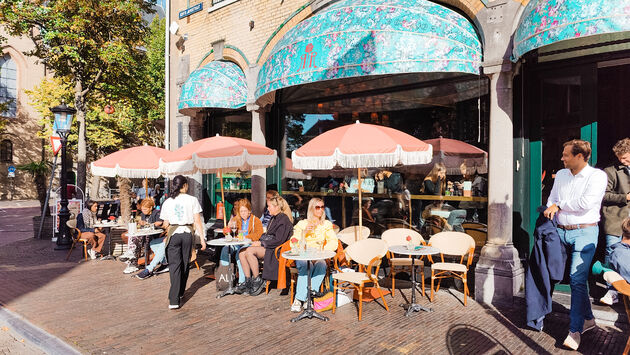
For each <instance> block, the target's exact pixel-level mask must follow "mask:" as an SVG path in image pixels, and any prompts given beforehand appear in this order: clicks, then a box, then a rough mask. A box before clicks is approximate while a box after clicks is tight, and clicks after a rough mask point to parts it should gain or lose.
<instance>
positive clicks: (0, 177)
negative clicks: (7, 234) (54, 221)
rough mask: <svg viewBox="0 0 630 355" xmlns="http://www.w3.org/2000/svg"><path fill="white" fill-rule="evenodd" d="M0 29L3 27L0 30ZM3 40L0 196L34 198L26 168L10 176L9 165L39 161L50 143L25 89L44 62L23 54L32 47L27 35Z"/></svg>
mask: <svg viewBox="0 0 630 355" xmlns="http://www.w3.org/2000/svg"><path fill="white" fill-rule="evenodd" d="M0 31H2V30H0ZM0 35H2V36H3V37H6V38H7V41H6V42H4V43H3V44H2V47H1V48H2V53H1V55H2V57H0V102H3V103H9V107H8V109H7V110H6V111H5V112H2V113H0V115H1V116H2V117H3V119H4V120H5V121H6V126H5V129H4V130H3V131H1V132H0V199H1V200H9V199H13V200H22V199H37V189H36V188H35V184H34V182H33V179H32V178H31V176H30V175H29V173H28V172H24V171H20V170H17V171H15V177H9V173H8V171H9V168H10V167H17V166H19V165H21V164H28V163H30V162H31V161H35V162H39V161H40V160H41V157H42V154H44V153H43V152H44V145H45V144H50V143H48V142H45V141H44V140H43V139H41V138H39V137H38V136H37V132H38V131H39V128H40V125H39V119H40V117H39V114H38V113H37V111H36V110H35V109H34V108H33V107H31V106H30V104H29V97H28V95H27V94H26V93H25V90H31V89H33V88H34V87H35V86H36V85H38V84H39V83H40V82H41V80H42V79H43V78H44V77H45V75H46V73H45V68H44V65H43V64H41V63H38V62H37V59H36V58H34V57H29V56H26V55H24V53H25V52H28V51H30V50H32V48H33V44H32V42H31V40H30V39H28V38H24V37H21V38H18V37H10V36H7V35H6V34H5V33H3V32H0Z"/></svg>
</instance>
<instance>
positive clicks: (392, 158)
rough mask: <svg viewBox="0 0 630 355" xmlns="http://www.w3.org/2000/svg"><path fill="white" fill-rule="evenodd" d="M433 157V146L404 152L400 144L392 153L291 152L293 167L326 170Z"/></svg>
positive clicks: (417, 161) (406, 162)
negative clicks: (298, 153)
mask: <svg viewBox="0 0 630 355" xmlns="http://www.w3.org/2000/svg"><path fill="white" fill-rule="evenodd" d="M432 158H433V148H432V147H431V145H429V149H427V150H424V151H416V152H406V151H404V150H403V149H402V147H401V146H400V145H397V146H396V150H395V151H394V152H392V153H373V154H344V153H341V151H339V148H336V149H335V152H334V153H333V154H332V155H329V156H306V157H303V156H299V155H296V154H292V156H291V159H292V160H293V167H294V168H297V169H305V170H327V169H332V168H334V167H336V166H340V167H342V168H385V167H394V166H396V165H398V164H402V165H420V164H429V163H430V162H431V160H432Z"/></svg>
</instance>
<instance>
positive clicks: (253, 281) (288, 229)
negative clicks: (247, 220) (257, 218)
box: [238, 196, 293, 296]
mask: <svg viewBox="0 0 630 355" xmlns="http://www.w3.org/2000/svg"><path fill="white" fill-rule="evenodd" d="M267 209H268V210H269V214H270V215H271V219H270V220H269V223H268V224H267V232H266V233H264V234H263V235H262V236H260V240H258V241H255V242H253V243H252V244H251V245H250V246H249V247H247V248H243V249H241V251H240V253H239V255H238V258H239V260H240V261H241V267H242V268H243V274H244V275H245V289H246V291H245V292H246V293H248V294H249V295H250V296H258V295H259V294H260V293H261V292H262V290H263V287H264V285H265V281H264V280H277V279H278V259H276V257H275V256H274V255H273V252H274V249H275V248H276V247H278V246H280V245H282V243H284V242H286V241H287V240H289V238H291V235H292V234H293V217H292V216H291V209H290V208H289V204H288V203H287V201H285V199H283V198H282V197H280V196H273V197H271V198H269V199H267ZM259 259H264V260H265V268H264V270H263V273H262V277H261V276H260V275H259V274H260V269H259V268H258V260H259Z"/></svg>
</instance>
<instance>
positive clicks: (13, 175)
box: [7, 165, 15, 178]
mask: <svg viewBox="0 0 630 355" xmlns="http://www.w3.org/2000/svg"><path fill="white" fill-rule="evenodd" d="M7 170H8V171H9V175H8V176H9V177H10V178H14V177H15V166H13V165H9V167H8V168H7Z"/></svg>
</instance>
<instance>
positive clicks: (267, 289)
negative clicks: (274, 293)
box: [265, 280, 271, 295]
mask: <svg viewBox="0 0 630 355" xmlns="http://www.w3.org/2000/svg"><path fill="white" fill-rule="evenodd" d="M270 283H271V281H269V280H267V284H266V285H265V295H268V294H269V284H270Z"/></svg>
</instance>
